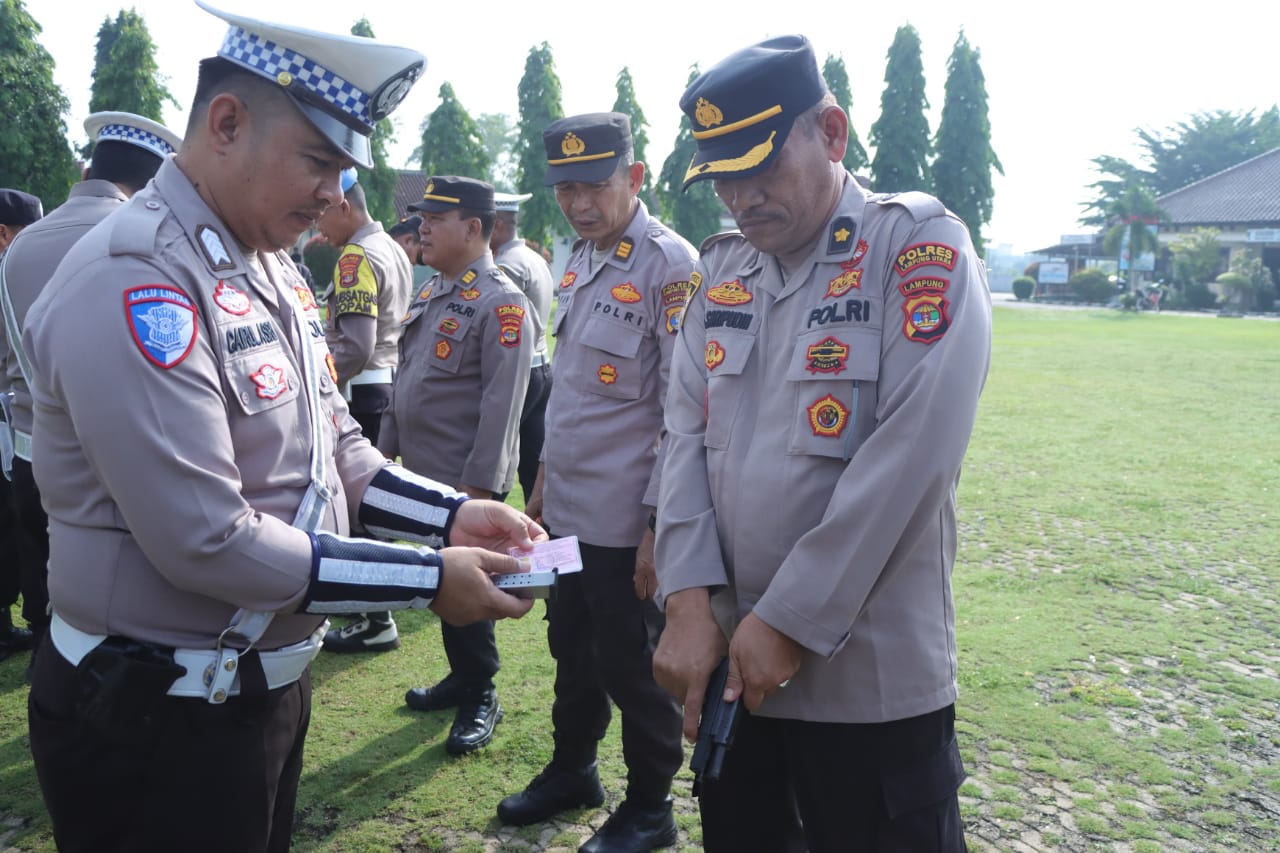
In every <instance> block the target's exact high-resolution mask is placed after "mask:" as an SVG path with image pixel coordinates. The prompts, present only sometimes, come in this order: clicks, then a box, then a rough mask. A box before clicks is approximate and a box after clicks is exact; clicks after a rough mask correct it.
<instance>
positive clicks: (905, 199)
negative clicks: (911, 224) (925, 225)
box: [869, 190, 947, 222]
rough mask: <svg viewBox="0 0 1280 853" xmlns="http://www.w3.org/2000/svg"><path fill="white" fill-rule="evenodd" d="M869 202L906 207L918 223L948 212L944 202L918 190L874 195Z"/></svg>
mask: <svg viewBox="0 0 1280 853" xmlns="http://www.w3.org/2000/svg"><path fill="white" fill-rule="evenodd" d="M869 200H870V201H872V202H875V203H876V204H896V205H898V206H900V207H905V208H906V209H907V212H908V213H910V214H911V218H912V219H914V220H915V221H916V222H924V221H925V220H926V219H933V218H934V217H935V216H942V215H944V214H945V213H946V212H947V208H946V207H945V206H943V204H942V202H940V201H938V200H937V199H936V198H934V197H933V196H931V195H929V194H928V193H922V192H919V191H917V190H911V191H909V192H904V193H888V194H885V195H873V196H871V198H870V199H869Z"/></svg>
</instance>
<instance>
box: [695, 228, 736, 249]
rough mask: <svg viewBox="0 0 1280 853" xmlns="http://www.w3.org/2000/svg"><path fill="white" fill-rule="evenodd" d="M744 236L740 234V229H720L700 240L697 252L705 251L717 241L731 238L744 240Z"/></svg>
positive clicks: (721, 241) (720, 241) (722, 241)
mask: <svg viewBox="0 0 1280 853" xmlns="http://www.w3.org/2000/svg"><path fill="white" fill-rule="evenodd" d="M746 239H747V238H746V237H743V236H742V232H741V231H721V232H720V233H719V234H712V235H711V236H710V237H708V238H707V239H705V240H703V241H702V245H701V246H699V247H698V251H699V252H705V251H707V249H710V248H711V247H712V246H714V245H716V244H717V243H724V242H726V241H729V240H732V241H734V242H746Z"/></svg>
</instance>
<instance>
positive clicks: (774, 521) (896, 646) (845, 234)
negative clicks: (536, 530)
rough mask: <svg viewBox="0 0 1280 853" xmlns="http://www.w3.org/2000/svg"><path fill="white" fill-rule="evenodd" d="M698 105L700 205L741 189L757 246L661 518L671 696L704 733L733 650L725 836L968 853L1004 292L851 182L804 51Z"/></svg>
mask: <svg viewBox="0 0 1280 853" xmlns="http://www.w3.org/2000/svg"><path fill="white" fill-rule="evenodd" d="M680 106H681V108H682V109H683V110H684V112H685V113H686V114H687V115H688V116H689V119H690V121H691V123H692V127H693V135H694V138H695V139H696V140H697V146H698V147H697V153H696V154H695V156H694V158H693V162H692V163H691V165H690V167H689V170H688V173H687V174H686V176H685V186H686V187H687V186H688V185H689V184H691V183H693V182H695V181H699V180H712V181H714V182H715V189H716V192H717V194H718V195H719V197H720V199H721V201H723V202H724V203H725V205H726V207H727V208H728V210H729V212H730V213H731V214H732V215H733V216H734V219H735V220H736V221H737V223H738V226H739V228H740V229H741V232H731V233H728V234H723V235H719V236H716V237H712V238H710V239H708V240H707V241H706V242H705V243H704V244H703V246H702V253H701V257H700V259H699V261H698V267H697V269H696V270H695V272H694V277H695V278H694V283H695V286H696V287H697V288H698V290H697V293H696V295H695V296H694V297H693V300H692V301H691V302H690V304H689V307H688V309H687V311H686V312H685V316H684V320H683V324H682V329H681V332H680V337H679V341H678V346H677V348H676V354H675V356H674V359H673V362H672V367H671V387H670V394H669V396H668V398H667V408H666V424H667V442H666V459H665V466H664V468H663V472H662V487H661V501H660V504H659V512H658V542H657V565H658V580H659V590H660V597H661V599H662V600H663V605H664V608H665V610H666V614H667V626H666V629H665V631H664V632H663V635H662V641H661V643H660V644H659V647H658V653H657V654H656V655H655V657H654V666H655V672H656V674H657V677H658V680H659V681H660V682H661V683H662V684H663V685H664V686H666V687H667V688H668V689H669V690H670V691H671V693H672V695H674V696H675V697H676V698H677V699H678V700H679V701H680V702H681V703H682V704H683V705H684V709H685V722H684V729H685V734H686V736H689V737H692V736H693V734H694V733H695V732H696V730H697V725H698V720H699V715H700V714H701V713H705V710H706V709H704V708H703V707H702V705H703V694H704V689H705V686H706V684H707V680H708V675H709V674H710V672H711V671H712V669H713V667H715V665H716V664H717V663H718V661H719V660H720V659H721V658H722V657H723V656H724V655H725V654H726V652H727V654H728V657H729V679H728V689H727V691H726V694H727V696H728V698H730V699H732V698H735V697H741V698H742V699H743V701H744V703H745V705H746V707H747V708H748V709H749V710H750V712H751V713H750V715H749V716H747V717H746V718H744V719H743V720H742V721H741V723H740V724H739V726H738V729H737V734H736V739H735V740H734V743H733V746H732V749H730V750H729V752H728V755H727V757H726V758H725V762H724V766H723V770H722V774H721V776H720V779H719V781H714V782H713V781H710V780H704V782H703V786H702V789H701V790H702V794H701V811H702V825H703V843H704V845H705V847H706V849H707V850H708V851H713V852H714V851H734V853H740V852H741V851H761V853H764V852H765V851H768V853H774V851H780V850H796V849H801V850H803V849H808V850H809V851H811V853H831V852H832V851H841V852H842V853H843V851H848V850H879V851H900V850H911V851H932V850H938V851H959V850H963V849H964V836H963V830H962V826H961V823H960V812H959V804H958V802H957V796H956V790H957V788H958V787H959V786H960V783H961V782H962V781H963V779H964V769H963V766H962V765H961V762H960V753H959V751H958V749H957V746H956V740H955V731H954V719H955V705H954V703H955V699H956V643H955V611H954V606H953V604H952V599H951V584H950V577H951V568H952V564H953V562H954V559H955V549H956V524H955V489H956V483H957V479H958V477H959V473H960V463H961V460H962V458H963V457H964V452H965V447H966V445H967V443H968V441H969V435H970V431H971V429H972V427H973V423H974V417H975V412H976V410H977V404H978V395H979V392H980V391H981V389H982V385H983V382H984V380H985V377H986V373H987V364H988V359H989V355H990V344H991V318H990V294H989V292H988V290H987V282H986V273H985V271H984V269H983V266H982V263H981V262H980V261H979V259H978V257H977V255H976V254H975V253H974V250H973V245H972V243H971V242H970V239H969V234H968V231H967V230H966V229H965V226H964V223H962V222H961V221H960V220H958V219H957V218H956V217H955V216H954V215H952V214H951V213H949V212H947V211H946V210H945V209H944V208H943V206H942V204H941V203H940V202H938V201H937V199H934V198H933V197H931V196H927V195H925V194H923V193H915V192H912V193H901V194H896V195H884V194H875V193H870V192H867V191H866V190H864V189H862V187H860V186H859V185H858V183H857V182H856V181H855V180H854V178H853V176H852V175H850V174H848V173H847V172H846V171H845V170H844V169H843V168H842V167H841V165H840V162H841V159H842V157H843V156H844V150H845V144H846V141H847V134H848V119H847V117H846V116H845V114H844V112H843V111H842V110H841V109H840V108H839V107H838V106H836V103H835V99H834V98H833V97H832V96H831V95H830V94H829V93H828V92H827V89H826V85H825V83H824V82H823V80H822V76H821V74H820V73H819V71H818V65H817V62H816V60H815V57H814V54H813V49H812V47H811V45H810V44H809V42H808V40H807V39H805V38H804V37H803V36H784V37H780V38H775V39H770V40H768V41H765V42H762V43H760V44H756V45H753V46H751V47H748V48H746V49H744V50H742V51H739V52H738V53H735V54H733V55H732V56H730V57H728V58H727V59H725V60H723V61H722V62H720V63H719V64H717V65H716V66H715V67H713V68H711V69H710V70H708V71H707V72H705V73H704V74H702V75H701V76H700V77H699V78H698V79H696V80H695V81H694V82H693V83H692V84H690V86H689V88H688V89H687V90H686V91H685V93H684V96H683V97H682V98H681V101H680ZM797 806H798V814H797V810H796V807H797ZM801 823H803V829H801Z"/></svg>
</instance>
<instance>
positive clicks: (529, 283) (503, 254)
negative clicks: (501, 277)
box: [493, 237, 555, 356]
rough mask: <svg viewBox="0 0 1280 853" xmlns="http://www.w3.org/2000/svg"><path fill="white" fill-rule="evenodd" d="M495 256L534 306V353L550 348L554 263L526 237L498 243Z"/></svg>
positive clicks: (496, 260) (544, 352) (541, 352)
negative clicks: (552, 268)
mask: <svg viewBox="0 0 1280 853" xmlns="http://www.w3.org/2000/svg"><path fill="white" fill-rule="evenodd" d="M493 260H494V261H495V262H496V263H497V264H498V266H500V267H502V269H503V271H505V272H506V274H507V277H508V278H510V279H511V280H512V281H513V282H515V285H516V287H518V288H520V291H521V292H522V293H524V296H525V299H528V300H529V306H530V307H531V308H532V309H533V311H532V314H531V316H532V318H533V354H534V355H535V356H537V355H545V354H546V352H547V334H546V333H547V320H549V319H550V318H551V292H552V290H554V289H555V282H553V281H552V280H551V267H550V266H548V265H547V262H546V259H545V258H543V257H542V255H539V254H538V253H537V252H535V251H534V250H533V249H530V248H529V247H528V246H526V245H525V244H524V238H523V237H517V238H515V239H514V240H508V241H507V242H505V243H503V244H502V245H501V246H499V247H498V252H497V254H495V255H494V257H493Z"/></svg>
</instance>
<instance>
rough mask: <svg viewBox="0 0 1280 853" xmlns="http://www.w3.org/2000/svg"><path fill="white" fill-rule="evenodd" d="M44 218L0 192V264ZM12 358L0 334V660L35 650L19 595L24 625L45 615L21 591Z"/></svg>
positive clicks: (22, 196) (29, 201)
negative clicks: (8, 368) (17, 613)
mask: <svg viewBox="0 0 1280 853" xmlns="http://www.w3.org/2000/svg"><path fill="white" fill-rule="evenodd" d="M43 215H44V206H43V205H42V204H41V203H40V199H38V198H37V197H35V196H33V195H31V193H26V192H23V191H22V190H15V189H9V188H7V187H6V188H0V263H2V262H3V258H4V256H5V253H6V252H7V251H8V248H9V244H10V243H12V242H13V239H14V238H15V237H17V235H18V233H19V232H21V231H22V230H23V229H24V228H26V227H27V226H28V225H30V224H31V223H33V222H35V221H37V220H38V219H40V217H41V216H43ZM0 270H3V266H0ZM12 357H13V355H12V353H11V352H9V347H8V343H7V341H5V339H4V336H3V334H0V463H2V464H3V474H4V476H3V477H2V478H0V660H4V659H5V658H7V657H9V656H10V655H11V654H13V653H14V652H22V651H26V650H27V649H30V648H32V647H33V646H34V645H35V636H34V634H32V632H31V630H30V629H28V628H19V627H18V626H16V625H14V624H13V605H14V604H15V603H17V601H18V593H20V592H22V593H23V598H22V603H23V611H24V613H25V612H30V613H31V616H30V617H28V622H30V621H31V620H32V619H33V618H36V617H43V614H44V609H43V608H39V607H38V605H37V603H36V602H35V601H34V600H33V599H32V597H31V595H30V593H28V592H23V589H22V588H23V586H24V584H27V583H28V578H27V577H26V575H25V574H24V572H23V571H22V565H23V561H22V550H21V549H22V545H21V543H20V541H19V540H20V537H21V533H20V531H19V529H18V516H17V510H16V508H15V507H14V506H13V505H12V504H13V500H12V486H11V485H10V484H9V480H10V478H11V477H12V470H11V469H12V466H13V439H14V434H13V423H12V420H13V415H12V414H11V404H12V401H13V393H12V391H11V390H10V388H9V377H8V376H7V375H6V373H5V364H6V363H7V361H8V360H9V359H11V358H12ZM37 609H38V612H36V611H37Z"/></svg>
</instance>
